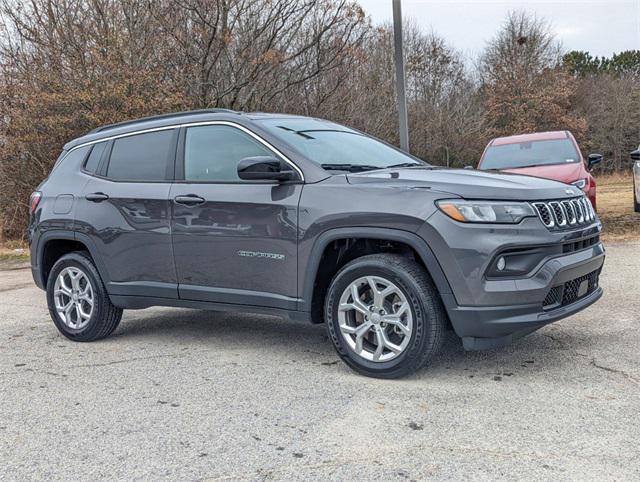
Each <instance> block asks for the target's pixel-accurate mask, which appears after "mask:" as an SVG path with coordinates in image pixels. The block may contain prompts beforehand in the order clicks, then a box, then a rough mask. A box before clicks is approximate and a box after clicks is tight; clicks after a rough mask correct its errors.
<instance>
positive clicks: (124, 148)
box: [106, 129, 176, 181]
mask: <svg viewBox="0 0 640 482" xmlns="http://www.w3.org/2000/svg"><path fill="white" fill-rule="evenodd" d="M175 132H176V130H175V129H168V130H162V131H157V132H147V133H145V134H136V135H132V136H127V137H121V138H119V139H116V140H115V141H114V142H113V148H112V150H111V156H110V158H109V166H108V168H107V174H106V175H107V177H108V178H110V179H115V180H123V181H164V180H166V179H167V172H168V171H169V170H168V164H169V163H170V162H173V158H174V156H175V144H174V142H175V139H174V134H175Z"/></svg>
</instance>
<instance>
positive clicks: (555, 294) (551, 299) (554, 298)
mask: <svg viewBox="0 0 640 482" xmlns="http://www.w3.org/2000/svg"><path fill="white" fill-rule="evenodd" d="M561 299H562V286H554V287H553V288H551V291H549V293H547V297H546V298H545V299H544V301H543V302H542V306H543V307H544V308H548V307H551V306H554V305H557V304H558V303H560V300H561Z"/></svg>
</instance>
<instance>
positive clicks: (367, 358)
mask: <svg viewBox="0 0 640 482" xmlns="http://www.w3.org/2000/svg"><path fill="white" fill-rule="evenodd" d="M325 319H326V322H327V329H328V331H329V336H330V338H331V340H332V342H333V345H334V347H335V349H336V351H337V352H338V355H340V357H341V358H342V360H344V361H345V363H347V364H348V365H349V366H350V367H351V368H353V369H354V370H356V371H358V372H360V373H362V374H364V375H367V376H372V377H378V378H398V377H402V376H404V375H406V374H408V373H411V372H413V371H415V370H417V369H418V368H420V367H422V366H423V365H425V364H426V363H427V362H428V360H429V359H431V358H432V357H433V356H434V355H435V354H436V353H437V352H438V351H439V350H440V348H441V347H442V344H443V342H444V335H445V330H446V315H445V312H444V308H443V306H442V302H441V300H440V297H439V295H438V292H437V290H436V288H435V286H434V285H433V282H432V281H431V278H430V277H429V275H428V273H427V272H426V271H425V270H424V268H423V267H422V266H420V265H419V264H418V263H416V262H415V261H413V260H411V259H407V258H405V257H402V256H399V255H395V254H374V255H368V256H363V257H361V258H357V259H355V260H353V261H351V262H350V263H348V264H347V265H345V266H344V267H343V268H342V269H341V270H340V271H339V272H338V273H337V274H336V276H335V277H334V279H333V281H332V282H331V285H330V287H329V291H328V293H327V299H326V304H325Z"/></svg>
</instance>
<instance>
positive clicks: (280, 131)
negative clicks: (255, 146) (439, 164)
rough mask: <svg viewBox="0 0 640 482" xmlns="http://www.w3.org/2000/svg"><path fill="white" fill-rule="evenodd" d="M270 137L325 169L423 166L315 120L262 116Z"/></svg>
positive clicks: (415, 159)
mask: <svg viewBox="0 0 640 482" xmlns="http://www.w3.org/2000/svg"><path fill="white" fill-rule="evenodd" d="M259 122H260V123H261V124H262V126H263V127H264V128H266V130H268V131H269V132H270V133H271V134H273V135H274V136H276V137H278V138H280V139H282V140H283V141H284V142H286V143H287V144H289V145H290V146H292V147H293V148H295V149H296V150H297V151H299V152H300V153H301V154H303V155H304V156H305V157H307V158H308V159H310V160H312V161H313V162H315V163H316V164H318V165H320V166H322V167H323V168H324V169H327V170H339V171H362V170H370V169H381V168H386V167H392V166H394V167H395V166H399V165H402V166H405V165H411V166H413V165H415V166H424V165H426V164H425V163H424V162H423V161H421V160H419V159H417V158H415V157H413V156H410V155H408V154H405V153H404V152H402V151H400V150H397V149H395V148H393V147H391V146H388V145H386V144H384V143H383V142H380V141H378V140H376V139H373V138H371V137H368V136H365V135H363V134H360V133H359V132H356V131H353V130H351V129H349V128H347V127H344V126H341V125H339V124H334V123H332V122H328V121H321V120H316V119H304V118H302V119H301V118H292V119H286V118H283V119H262V120H260V121H259Z"/></svg>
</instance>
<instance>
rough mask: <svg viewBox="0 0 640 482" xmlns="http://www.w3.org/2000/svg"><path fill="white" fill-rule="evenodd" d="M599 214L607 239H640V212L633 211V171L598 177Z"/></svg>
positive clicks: (604, 235)
mask: <svg viewBox="0 0 640 482" xmlns="http://www.w3.org/2000/svg"><path fill="white" fill-rule="evenodd" d="M596 182H597V183H598V194H597V196H598V199H597V202H598V216H600V219H601V220H602V225H603V238H604V239H605V241H627V240H632V239H640V213H636V212H634V211H633V178H632V177H631V173H630V172H628V173H620V174H612V175H608V176H602V177H598V178H597V179H596Z"/></svg>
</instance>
